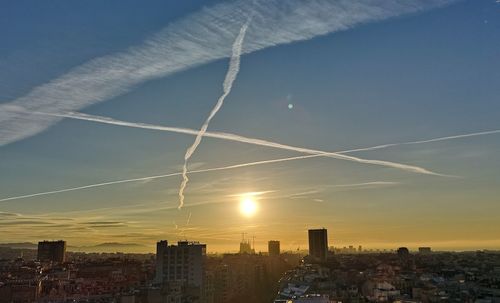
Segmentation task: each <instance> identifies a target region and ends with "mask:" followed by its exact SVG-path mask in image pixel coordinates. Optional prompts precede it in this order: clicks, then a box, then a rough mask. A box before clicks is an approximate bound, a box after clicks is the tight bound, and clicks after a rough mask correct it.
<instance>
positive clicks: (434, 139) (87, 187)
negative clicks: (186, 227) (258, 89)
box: [0, 129, 500, 202]
mask: <svg viewBox="0 0 500 303" xmlns="http://www.w3.org/2000/svg"><path fill="white" fill-rule="evenodd" d="M186 133H188V132H186ZM195 133H196V131H194V130H193V131H192V133H189V134H195ZM498 133H500V129H498V130H489V131H482V132H474V133H467V134H460V135H453V136H446V137H438V138H433V139H427V140H418V141H408V142H401V143H391V144H384V145H377V146H372V147H364V148H357V149H350V150H344V151H338V152H337V153H338V154H342V153H351V152H357V151H370V150H376V149H384V148H389V147H394V146H398V145H410V144H424V143H432V142H439V141H445V140H454V139H462V138H468V137H474V136H483V135H493V134H498ZM208 134H210V133H209V132H207V133H206V134H205V136H207V135H208ZM316 157H324V155H321V154H313V155H304V156H295V157H286V158H278V159H271V160H261V161H255V162H248V163H241V164H234V165H228V166H222V167H214V168H207V169H198V170H192V171H189V174H196V173H205V172H213V171H221V170H228V169H236V168H243V167H249V166H256V165H263V164H272V163H279V162H286V161H294V160H303V159H309V158H316ZM179 175H182V172H176V173H170V174H164V175H156V176H149V177H141V178H133V179H124V180H117V181H109V182H103V183H96V184H89V185H84V186H78V187H70V188H65V189H59V190H52V191H46V192H39V193H34V194H28V195H21V196H13V197H7V198H3V199H0V202H7V201H12V200H19V199H26V198H33V197H38V196H45V195H51V194H58V193H64V192H70V191H76V190H82V189H89V188H95V187H101V186H107V185H114V184H121V183H129V182H138V181H147V180H154V179H160V178H168V177H173V176H179Z"/></svg>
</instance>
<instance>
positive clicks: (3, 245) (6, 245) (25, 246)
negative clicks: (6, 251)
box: [0, 242, 38, 249]
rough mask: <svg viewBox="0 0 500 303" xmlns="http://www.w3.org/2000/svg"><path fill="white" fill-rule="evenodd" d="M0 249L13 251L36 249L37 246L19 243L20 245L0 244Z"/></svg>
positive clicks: (29, 243)
mask: <svg viewBox="0 0 500 303" xmlns="http://www.w3.org/2000/svg"><path fill="white" fill-rule="evenodd" d="M0 247H8V248H14V249H37V248H38V244H35V243H31V242H21V243H0Z"/></svg>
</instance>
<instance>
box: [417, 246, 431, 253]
mask: <svg viewBox="0 0 500 303" xmlns="http://www.w3.org/2000/svg"><path fill="white" fill-rule="evenodd" d="M418 252H419V253H420V254H423V255H428V254H430V253H431V252H432V250H431V248H430V247H419V248H418Z"/></svg>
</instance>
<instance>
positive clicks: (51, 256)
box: [37, 240, 66, 263]
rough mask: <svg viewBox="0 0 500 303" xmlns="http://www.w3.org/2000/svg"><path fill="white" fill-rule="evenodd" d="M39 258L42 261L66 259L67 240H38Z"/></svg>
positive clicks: (61, 261) (61, 260)
mask: <svg viewBox="0 0 500 303" xmlns="http://www.w3.org/2000/svg"><path fill="white" fill-rule="evenodd" d="M37 258H38V260H39V261H42V262H59V263H63V262H65V261H66V241H62V240H59V241H42V242H38V252H37Z"/></svg>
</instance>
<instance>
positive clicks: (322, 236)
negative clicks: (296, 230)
mask: <svg viewBox="0 0 500 303" xmlns="http://www.w3.org/2000/svg"><path fill="white" fill-rule="evenodd" d="M308 235H309V257H310V258H311V259H312V260H314V261H318V262H325V261H326V258H327V256H328V234H327V230H326V229H325V228H321V229H310V230H309V232H308Z"/></svg>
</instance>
